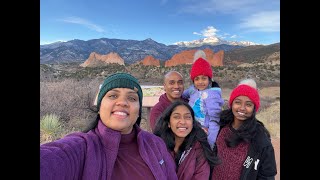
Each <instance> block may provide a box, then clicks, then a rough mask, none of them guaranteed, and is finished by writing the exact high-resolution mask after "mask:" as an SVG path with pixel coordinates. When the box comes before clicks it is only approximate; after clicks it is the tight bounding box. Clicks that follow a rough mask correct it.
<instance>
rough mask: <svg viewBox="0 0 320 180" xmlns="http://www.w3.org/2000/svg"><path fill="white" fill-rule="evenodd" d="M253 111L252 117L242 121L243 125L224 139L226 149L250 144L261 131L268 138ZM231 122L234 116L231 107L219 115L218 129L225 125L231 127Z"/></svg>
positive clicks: (267, 132)
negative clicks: (246, 143) (244, 143)
mask: <svg viewBox="0 0 320 180" xmlns="http://www.w3.org/2000/svg"><path fill="white" fill-rule="evenodd" d="M255 109H256V108H255V107H254V110H253V114H252V116H251V117H249V118H247V119H246V120H245V121H243V124H242V125H241V126H240V127H239V128H238V129H237V130H234V131H233V132H234V133H232V135H231V136H230V137H229V138H226V139H225V141H226V143H227V146H228V147H235V146H237V145H238V144H239V143H241V142H243V141H245V142H251V140H252V139H253V138H254V137H255V135H256V134H257V132H258V131H263V132H264V133H266V134H267V136H268V137H269V138H270V133H269V131H268V130H267V129H266V128H265V126H264V124H263V123H262V122H261V121H259V120H258V119H257V118H256V111H255ZM233 121H234V115H233V113H232V107H230V108H229V109H226V110H223V111H222V112H221V114H220V122H219V124H220V126H221V127H220V129H221V128H222V127H224V126H226V125H230V126H231V123H232V122H233Z"/></svg>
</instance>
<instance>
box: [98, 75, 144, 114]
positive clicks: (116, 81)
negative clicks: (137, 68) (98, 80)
mask: <svg viewBox="0 0 320 180" xmlns="http://www.w3.org/2000/svg"><path fill="white" fill-rule="evenodd" d="M114 88H129V89H132V90H134V89H138V92H137V93H138V96H139V103H140V117H141V109H142V96H143V94H142V89H141V86H140V84H139V82H138V80H137V79H136V78H135V77H133V76H132V75H130V74H127V73H115V74H112V75H110V76H108V77H107V78H106V79H105V80H104V82H103V84H102V86H101V88H100V91H99V95H98V100H97V108H98V110H99V109H100V105H101V101H102V98H103V97H104V95H105V94H106V93H107V92H108V91H110V90H111V89H114Z"/></svg>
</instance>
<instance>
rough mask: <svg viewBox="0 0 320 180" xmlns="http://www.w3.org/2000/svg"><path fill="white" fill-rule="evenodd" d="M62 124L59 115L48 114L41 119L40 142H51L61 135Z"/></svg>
mask: <svg viewBox="0 0 320 180" xmlns="http://www.w3.org/2000/svg"><path fill="white" fill-rule="evenodd" d="M61 132H62V124H61V122H60V121H59V116H57V115H55V114H47V115H45V116H43V117H42V119H41V120H40V142H42V143H45V142H50V141H53V140H55V139H57V138H59V137H60V134H61Z"/></svg>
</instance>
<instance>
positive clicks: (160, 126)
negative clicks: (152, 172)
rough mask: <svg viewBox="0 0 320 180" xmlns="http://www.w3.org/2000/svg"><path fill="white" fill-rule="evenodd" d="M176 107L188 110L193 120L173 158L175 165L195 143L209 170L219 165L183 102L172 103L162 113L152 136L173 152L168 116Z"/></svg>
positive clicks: (173, 137)
mask: <svg viewBox="0 0 320 180" xmlns="http://www.w3.org/2000/svg"><path fill="white" fill-rule="evenodd" d="M177 106H185V107H187V108H188V109H189V111H190V112H191V115H192V119H193V128H192V130H191V132H190V134H188V135H187V136H186V138H185V139H184V141H183V143H182V144H181V146H180V147H179V150H178V152H177V153H176V156H175V163H176V165H177V167H178V165H179V160H180V158H181V155H182V153H183V151H185V150H187V149H189V148H190V147H192V146H193V145H194V144H195V143H196V142H197V141H199V142H200V144H201V146H202V149H203V155H204V157H205V158H206V160H207V161H208V163H209V165H210V167H211V168H213V166H214V165H216V164H218V163H219V160H218V158H217V156H216V154H215V153H214V152H213V151H212V149H211V148H210V145H209V143H208V140H207V134H206V133H205V132H204V130H203V129H202V128H201V125H200V123H199V122H198V121H196V120H195V118H194V112H193V110H192V108H191V107H190V105H189V104H188V103H186V102H184V101H174V102H173V103H172V104H171V105H170V106H169V107H167V109H166V110H165V111H164V112H163V113H162V116H160V117H159V118H158V120H157V123H156V127H155V130H154V134H155V135H157V136H159V137H161V138H162V139H163V140H164V142H165V144H166V146H167V148H168V149H169V150H170V151H172V152H174V147H175V134H174V133H173V132H172V130H171V129H170V128H169V127H168V125H169V123H170V116H171V114H172V112H173V111H174V110H175V109H176V107H177Z"/></svg>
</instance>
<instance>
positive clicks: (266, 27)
mask: <svg viewBox="0 0 320 180" xmlns="http://www.w3.org/2000/svg"><path fill="white" fill-rule="evenodd" d="M240 27H241V28H247V29H250V31H264V32H278V31H280V11H269V12H267V11H265V12H259V13H256V14H253V15H251V16H250V17H247V18H245V19H243V20H242V23H241V24H240Z"/></svg>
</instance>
